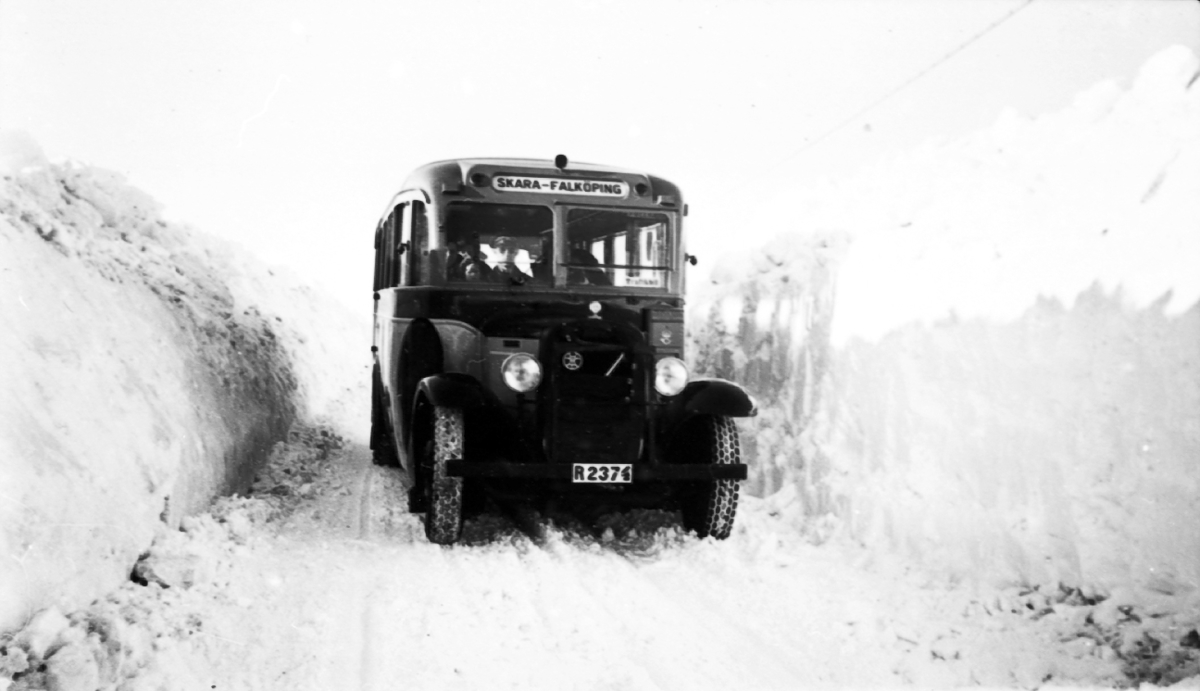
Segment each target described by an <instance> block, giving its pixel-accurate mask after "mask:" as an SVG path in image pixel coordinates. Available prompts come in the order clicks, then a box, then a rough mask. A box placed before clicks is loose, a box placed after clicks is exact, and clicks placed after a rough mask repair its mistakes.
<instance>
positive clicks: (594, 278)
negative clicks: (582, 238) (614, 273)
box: [567, 247, 612, 286]
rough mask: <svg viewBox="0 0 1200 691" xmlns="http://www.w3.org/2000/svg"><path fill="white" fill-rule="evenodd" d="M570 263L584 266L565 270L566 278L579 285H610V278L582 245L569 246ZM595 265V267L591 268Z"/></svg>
mask: <svg viewBox="0 0 1200 691" xmlns="http://www.w3.org/2000/svg"><path fill="white" fill-rule="evenodd" d="M571 263H572V264H579V265H582V266H583V267H584V268H572V269H570V270H569V271H568V272H567V280H569V281H570V282H571V283H575V284H579V285H593V286H610V285H612V280H610V279H609V277H608V274H606V273H604V269H601V268H600V262H599V260H597V259H596V257H595V256H594V255H593V254H592V253H591V252H589V251H587V250H586V249H584V248H582V247H573V248H571ZM591 267H595V268H591Z"/></svg>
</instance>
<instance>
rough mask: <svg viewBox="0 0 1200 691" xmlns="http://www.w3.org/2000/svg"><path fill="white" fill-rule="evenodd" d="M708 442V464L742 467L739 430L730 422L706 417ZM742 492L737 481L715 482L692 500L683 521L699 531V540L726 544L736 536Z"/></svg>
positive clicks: (705, 426) (705, 425) (705, 430)
mask: <svg viewBox="0 0 1200 691" xmlns="http://www.w3.org/2000/svg"><path fill="white" fill-rule="evenodd" d="M701 424H702V425H703V429H704V432H705V435H704V437H705V439H706V441H707V442H708V449H706V451H707V452H708V453H709V454H710V457H709V458H708V459H706V460H707V461H708V462H709V463H713V464H718V465H726V464H733V463H741V458H742V450H741V442H740V440H739V439H738V430H737V426H736V425H735V424H734V423H733V420H732V419H731V418H727V417H718V416H712V417H706V418H704V420H703V421H702V422H701ZM740 488H741V485H740V483H739V482H738V481H737V480H716V481H715V482H713V483H711V485H710V486H709V487H708V488H707V489H706V490H705V491H704V492H703V493H702V494H701V495H700V496H698V497H695V498H694V499H692V500H690V503H691V506H688V507H685V509H684V517H685V520H686V521H687V523H688V524H689V525H687V526H686V527H688V528H691V529H692V530H695V531H696V534H697V535H698V536H700V537H708V536H710V535H711V536H712V537H714V538H716V539H718V540H724V539H725V538H727V537H729V534H730V533H732V532H733V521H734V517H735V516H736V515H737V503H738V490H739V489H740Z"/></svg>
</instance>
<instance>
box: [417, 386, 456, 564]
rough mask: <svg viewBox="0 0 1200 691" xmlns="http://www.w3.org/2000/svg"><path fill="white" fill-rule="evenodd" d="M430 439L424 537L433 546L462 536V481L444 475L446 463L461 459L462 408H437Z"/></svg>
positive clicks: (447, 543) (449, 543) (450, 542)
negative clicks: (430, 462)
mask: <svg viewBox="0 0 1200 691" xmlns="http://www.w3.org/2000/svg"><path fill="white" fill-rule="evenodd" d="M430 436H431V437H432V439H431V442H430V443H431V445H432V447H433V448H432V449H431V451H432V456H433V458H432V461H433V463H432V468H431V469H430V470H431V472H430V473H429V475H428V477H427V485H426V497H427V504H426V507H425V537H427V538H429V541H430V542H433V543H435V544H439V545H451V544H454V543H455V542H457V541H458V538H459V536H460V535H462V504H463V486H462V482H463V481H462V478H461V477H450V476H448V475H446V462H447V461H451V460H458V459H461V458H462V452H463V413H462V409H461V408H448V407H445V406H436V407H435V408H434V409H433V434H432V435H430Z"/></svg>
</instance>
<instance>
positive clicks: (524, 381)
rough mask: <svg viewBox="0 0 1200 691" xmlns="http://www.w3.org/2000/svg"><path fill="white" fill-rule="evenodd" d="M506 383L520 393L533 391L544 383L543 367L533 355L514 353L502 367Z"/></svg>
mask: <svg viewBox="0 0 1200 691" xmlns="http://www.w3.org/2000/svg"><path fill="white" fill-rule="evenodd" d="M500 371H501V372H503V373H504V383H505V384H507V385H508V388H510V389H512V390H513V391H516V392H518V393H527V392H529V391H533V390H534V389H536V388H537V387H538V384H541V383H542V366H541V365H540V364H538V361H537V360H536V359H535V358H534V357H533V356H532V355H526V354H525V353H513V354H512V355H509V356H508V358H507V359H506V360H505V361H504V364H503V365H501V367H500Z"/></svg>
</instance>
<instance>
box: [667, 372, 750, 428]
mask: <svg viewBox="0 0 1200 691" xmlns="http://www.w3.org/2000/svg"><path fill="white" fill-rule="evenodd" d="M757 414H758V409H757V408H756V407H755V405H754V399H752V398H751V397H750V394H748V393H746V390H745V389H743V388H742V387H740V386H738V385H737V384H734V383H733V382H728V381H725V380H724V379H698V380H696V381H692V382H688V385H687V386H685V387H683V391H680V392H679V393H678V394H677V395H676V396H675V397H674V398H672V399H671V401H670V403H668V404H667V409H666V411H665V413H664V417H665V422H666V429H668V430H673V429H675V427H676V426H677V425H679V424H681V423H682V422H683V421H684V420H687V419H688V418H690V417H692V416H693V415H723V416H726V417H754V416H755V415H757Z"/></svg>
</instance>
